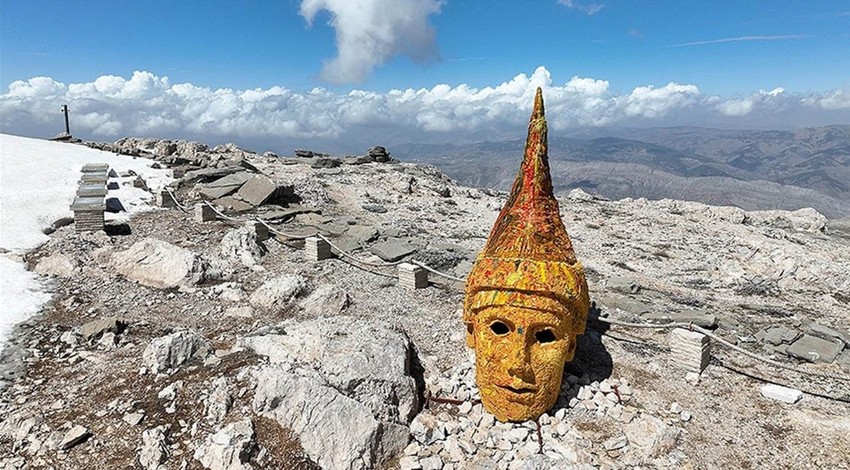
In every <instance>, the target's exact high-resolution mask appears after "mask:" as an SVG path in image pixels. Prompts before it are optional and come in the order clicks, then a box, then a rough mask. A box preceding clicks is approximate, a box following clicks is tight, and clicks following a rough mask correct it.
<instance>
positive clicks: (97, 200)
mask: <svg viewBox="0 0 850 470" xmlns="http://www.w3.org/2000/svg"><path fill="white" fill-rule="evenodd" d="M71 210H72V211H99V210H100V211H102V210H106V202H105V201H104V200H103V198H102V197H77V198H74V203H73V204H71Z"/></svg>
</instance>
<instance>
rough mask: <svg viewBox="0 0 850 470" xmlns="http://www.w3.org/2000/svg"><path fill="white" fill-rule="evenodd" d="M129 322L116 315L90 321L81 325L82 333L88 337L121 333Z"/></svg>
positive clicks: (94, 337) (93, 337) (95, 337)
mask: <svg viewBox="0 0 850 470" xmlns="http://www.w3.org/2000/svg"><path fill="white" fill-rule="evenodd" d="M126 326H127V323H126V322H124V321H122V320H119V319H117V318H115V317H110V318H101V319H99V320H94V321H90V322H88V323H86V324H84V325H83V326H81V327H80V334H82V335H83V337H85V338H86V339H97V338H99V337H100V336H101V335H103V334H104V333H107V332H108V333H114V334H120V333H121V332H122V331H124V328H125V327H126Z"/></svg>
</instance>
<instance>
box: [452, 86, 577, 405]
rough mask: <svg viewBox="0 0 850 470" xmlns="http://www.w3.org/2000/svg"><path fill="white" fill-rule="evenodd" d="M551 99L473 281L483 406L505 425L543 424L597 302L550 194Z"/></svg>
mask: <svg viewBox="0 0 850 470" xmlns="http://www.w3.org/2000/svg"><path fill="white" fill-rule="evenodd" d="M547 148H548V142H547V127H546V118H545V115H544V109H543V92H542V90H541V89H540V88H538V89H537V94H536V96H535V100H534V110H533V111H532V114H531V121H530V122H529V125H528V138H527V139H526V145H525V156H524V158H523V161H522V164H521V165H520V170H519V173H518V174H517V178H516V180H515V181H514V185H513V188H512V190H511V194H510V196H509V197H508V200H507V202H506V203H505V206H504V207H503V208H502V211H501V213H499V217H498V218H497V219H496V222H495V224H494V226H493V230H492V231H491V232H490V237H489V238H488V239H487V243H486V244H485V245H484V249H483V250H482V251H481V253H480V254H479V255H478V258H477V259H476V261H475V264H474V265H473V267H472V271H471V272H470V274H469V277H468V278H467V281H466V296H465V299H464V306H463V320H464V322H465V323H466V328H467V336H466V343H467V345H468V346H469V347H471V348H474V349H475V367H476V382H477V384H478V388H479V389H480V391H481V401H482V403H483V405H484V408H486V409H487V411H489V412H490V413H492V414H493V415H494V416H495V417H496V419H498V420H499V421H503V422H504V421H526V420H530V419H536V418H537V417H539V416H540V415H541V414H543V413H544V412H545V411H546V410H548V409H549V408H551V407H552V406H553V405H554V404H555V402H556V401H557V400H558V393H559V392H560V390H561V379H562V377H563V372H564V364H565V363H566V362H567V361H571V360H572V359H573V357H574V356H575V348H576V337H577V336H578V335H580V334H582V333H584V328H585V323H586V322H587V312H588V308H589V303H590V299H589V296H588V292H587V282H586V281H585V278H584V271H583V269H582V266H581V263H579V262H578V261H577V260H576V257H575V252H574V251H573V247H572V242H571V241H570V237H569V235H568V234H567V231H566V229H565V228H564V223H563V222H562V221H561V217H560V212H559V210H558V201H557V200H556V199H555V197H554V195H553V194H552V178H551V175H550V173H549V157H548V153H547V152H548V150H547Z"/></svg>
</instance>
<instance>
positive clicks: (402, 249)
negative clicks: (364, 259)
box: [369, 241, 416, 262]
mask: <svg viewBox="0 0 850 470" xmlns="http://www.w3.org/2000/svg"><path fill="white" fill-rule="evenodd" d="M369 251H371V252H372V254H374V255H376V256H378V257H379V258H381V259H382V260H384V261H389V262H392V261H398V260H400V259H402V258H404V257H405V256H408V255H411V254H413V253H415V252H416V247H415V246H413V245H409V244H407V243H400V242H394V241H386V242H382V243H377V244H375V245H372V247H371V248H369Z"/></svg>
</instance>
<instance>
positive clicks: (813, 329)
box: [807, 323, 850, 346]
mask: <svg viewBox="0 0 850 470" xmlns="http://www.w3.org/2000/svg"><path fill="white" fill-rule="evenodd" d="M807 333H809V334H810V335H812V336H817V337H818V338H821V339H825V340H827V341H831V340H833V339H839V340H841V341H842V342H843V343H844V344H845V345H847V346H850V333H848V332H847V330H844V329H841V328H831V327H829V326H825V325H821V324H818V323H810V324H809V328H808V331H807Z"/></svg>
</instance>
